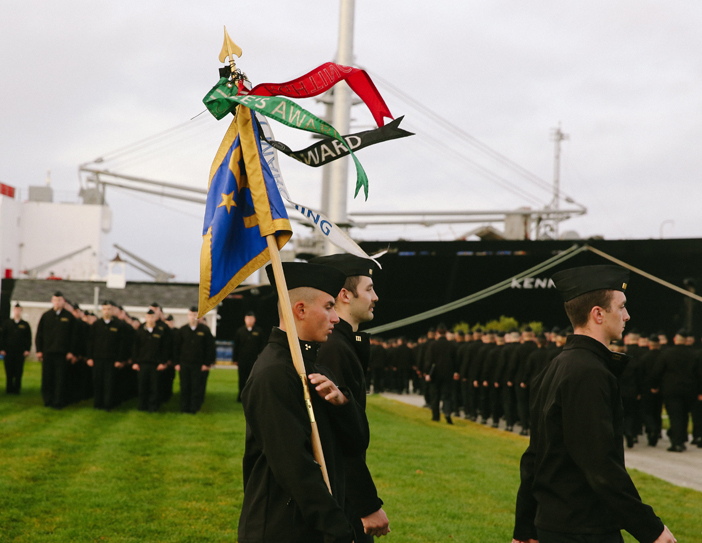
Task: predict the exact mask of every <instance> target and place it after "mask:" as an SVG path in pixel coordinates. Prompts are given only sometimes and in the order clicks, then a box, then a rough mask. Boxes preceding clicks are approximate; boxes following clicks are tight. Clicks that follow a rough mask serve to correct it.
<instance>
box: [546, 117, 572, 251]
mask: <svg viewBox="0 0 702 543" xmlns="http://www.w3.org/2000/svg"><path fill="white" fill-rule="evenodd" d="M551 139H552V140H553V141H554V142H555V147H554V156H553V200H552V201H551V206H550V207H551V209H553V210H554V211H558V206H559V202H560V199H561V192H560V191H561V187H560V183H561V142H562V141H563V140H568V139H570V136H569V135H568V134H564V133H563V131H562V130H561V123H560V122H559V123H558V128H554V129H553V133H552V134H551ZM559 222H560V217H559V216H558V215H555V216H554V220H553V233H554V235H555V237H556V239H558V223H559Z"/></svg>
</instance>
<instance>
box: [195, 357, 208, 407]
mask: <svg viewBox="0 0 702 543" xmlns="http://www.w3.org/2000/svg"><path fill="white" fill-rule="evenodd" d="M209 378H210V370H206V371H202V367H200V377H199V378H198V380H197V382H198V385H197V410H198V411H200V408H201V407H202V404H203V403H205V392H206V391H207V380H208V379H209Z"/></svg>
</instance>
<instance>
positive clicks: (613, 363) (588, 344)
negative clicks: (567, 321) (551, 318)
mask: <svg viewBox="0 0 702 543" xmlns="http://www.w3.org/2000/svg"><path fill="white" fill-rule="evenodd" d="M571 349H586V350H588V351H590V352H593V353H595V354H596V355H597V356H599V357H600V358H602V359H603V360H604V361H605V363H606V364H607V367H608V368H609V369H610V370H611V371H612V373H614V375H616V376H617V377H619V375H620V374H621V372H622V370H623V369H624V366H625V365H626V364H627V363H628V362H629V360H631V357H630V356H628V355H626V354H624V353H613V352H612V351H610V350H609V349H608V348H607V347H605V346H604V345H603V344H602V343H600V342H599V341H597V340H596V339H594V338H591V337H590V336H583V335H581V334H572V335H570V336H568V337H567V338H566V343H565V345H564V346H563V350H564V351H569V350H571Z"/></svg>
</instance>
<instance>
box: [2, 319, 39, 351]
mask: <svg viewBox="0 0 702 543" xmlns="http://www.w3.org/2000/svg"><path fill="white" fill-rule="evenodd" d="M31 349H32V329H31V328H30V326H29V323H28V322H27V321H23V320H21V319H20V321H19V322H15V321H14V319H7V320H6V321H5V324H3V325H2V333H1V334H0V351H5V352H7V353H9V354H24V352H25V351H29V350H31Z"/></svg>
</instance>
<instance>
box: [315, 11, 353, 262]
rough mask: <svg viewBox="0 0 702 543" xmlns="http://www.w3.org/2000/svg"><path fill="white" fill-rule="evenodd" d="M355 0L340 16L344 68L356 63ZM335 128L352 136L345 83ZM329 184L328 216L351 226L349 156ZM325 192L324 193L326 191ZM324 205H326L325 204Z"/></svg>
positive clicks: (338, 89)
mask: <svg viewBox="0 0 702 543" xmlns="http://www.w3.org/2000/svg"><path fill="white" fill-rule="evenodd" d="M354 10H355V0H341V5H340V13H339V48H338V50H337V53H336V62H337V63H338V64H342V65H344V66H351V65H352V64H353V23H354ZM333 121H334V122H333V126H334V128H336V130H337V131H338V132H339V134H348V133H349V125H350V121H351V89H350V88H349V86H348V85H347V84H346V82H345V81H341V82H339V83H337V85H336V86H335V87H334V117H333ZM330 166H331V176H330V177H331V179H330V182H329V190H328V192H326V195H328V203H329V210H328V216H329V218H330V219H331V220H332V221H334V222H335V223H336V224H338V225H339V226H342V225H345V224H348V215H347V206H346V199H347V195H348V189H347V186H348V175H349V166H348V157H344V158H340V159H338V160H335V161H334V162H333V163H332V164H331V165H330ZM322 192H323V193H324V192H325V191H324V190H323V191H322ZM323 203H324V202H323ZM324 252H325V254H333V253H334V252H336V251H335V249H334V247H333V246H332V245H331V243H329V242H328V241H327V242H326V246H325V250H324Z"/></svg>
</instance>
